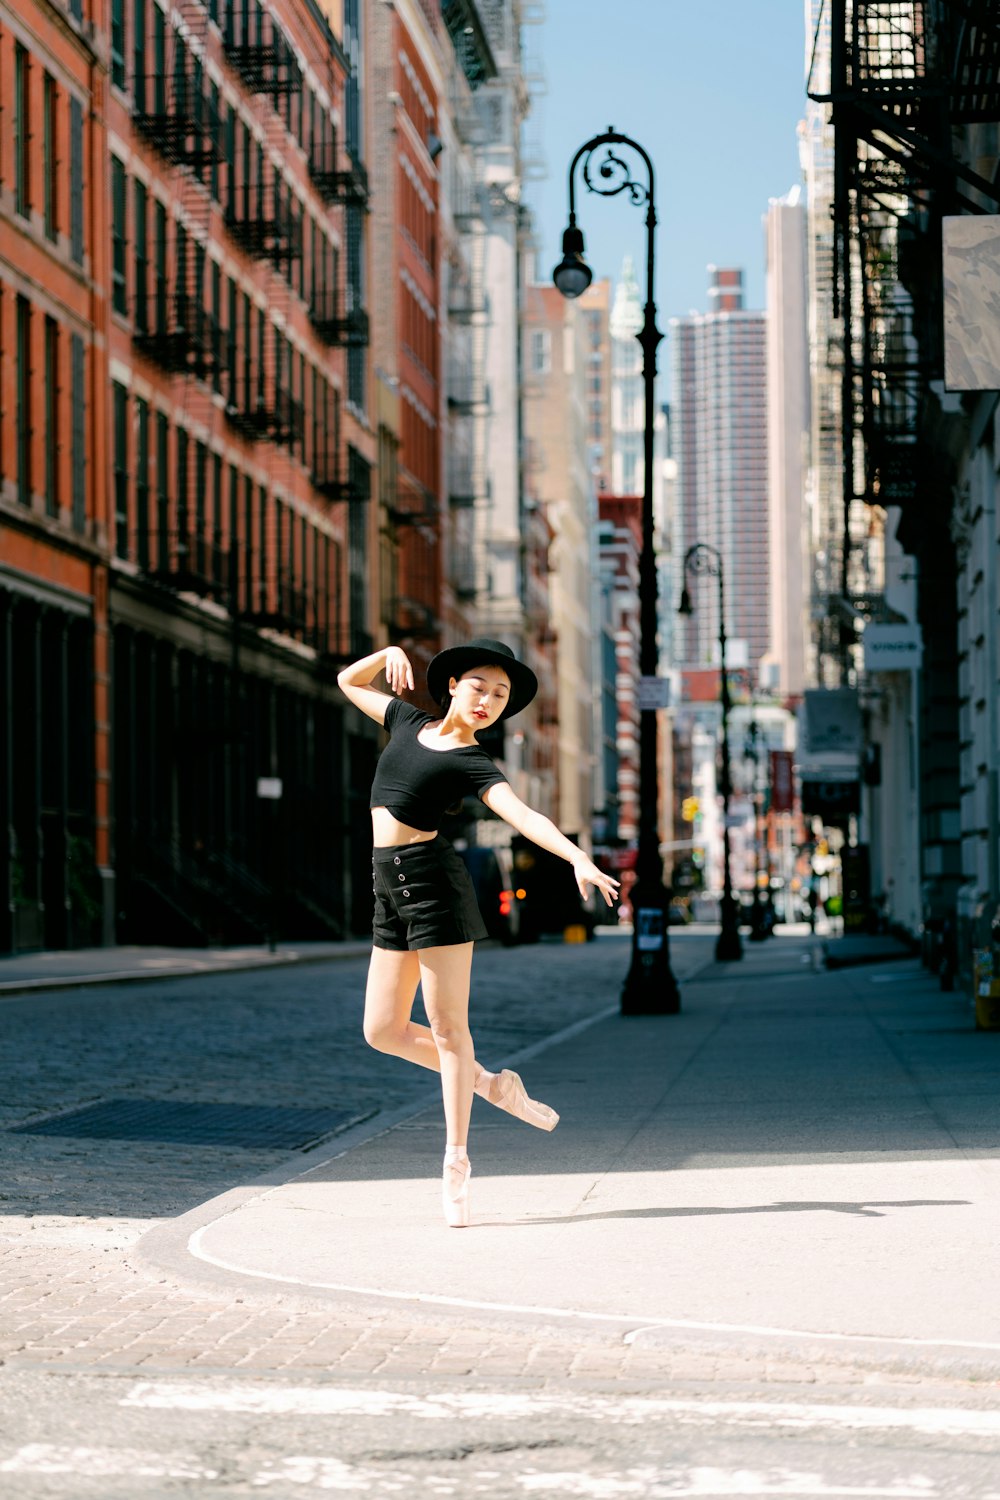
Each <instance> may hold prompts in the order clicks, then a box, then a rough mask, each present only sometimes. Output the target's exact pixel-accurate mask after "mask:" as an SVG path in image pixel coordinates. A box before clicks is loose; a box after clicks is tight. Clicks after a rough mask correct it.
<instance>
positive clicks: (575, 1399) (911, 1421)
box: [119, 1380, 1000, 1439]
mask: <svg viewBox="0 0 1000 1500" xmlns="http://www.w3.org/2000/svg"><path fill="white" fill-rule="evenodd" d="M119 1404H120V1405H122V1406H130V1407H142V1408H144V1409H146V1410H151V1409H156V1410H161V1411H203V1412H205V1411H209V1412H250V1413H253V1414H255V1415H267V1416H283V1415H290V1416H335V1417H336V1416H339V1417H379V1418H384V1417H387V1416H394V1415H404V1416H410V1417H422V1418H424V1419H426V1420H430V1421H454V1420H455V1419H456V1418H468V1419H469V1420H473V1421H489V1420H507V1421H521V1420H525V1419H528V1420H530V1419H533V1418H538V1417H539V1416H540V1415H544V1416H549V1417H558V1416H563V1417H568V1418H573V1419H584V1420H588V1421H600V1422H611V1423H614V1424H616V1425H625V1426H633V1425H639V1424H642V1423H646V1422H650V1421H654V1420H657V1419H659V1420H661V1421H669V1420H674V1421H678V1422H680V1423H681V1424H683V1425H691V1426H725V1425H730V1426H732V1425H736V1426H743V1427H757V1428H774V1427H783V1428H788V1429H793V1428H794V1429H799V1430H803V1431H804V1430H806V1429H812V1428H827V1429H830V1430H834V1431H852V1432H862V1431H867V1432H885V1431H904V1432H912V1433H921V1434H924V1435H926V1436H933V1437H943V1436H948V1437H979V1438H998V1439H1000V1409H998V1410H984V1409H970V1408H963V1407H949V1406H935V1407H929V1406H915V1407H905V1406H900V1407H897V1406H834V1405H830V1404H821V1403H815V1404H814V1403H811V1402H805V1401H802V1402H791V1401H697V1400H686V1399H671V1398H666V1397H664V1398H662V1399H661V1398H657V1397H640V1396H630V1397H622V1396H617V1395H613V1396H607V1397H604V1396H574V1395H569V1394H567V1395H566V1396H561V1395H548V1394H546V1393H544V1392H541V1391H525V1392H495V1393H494V1392H491V1391H442V1392H438V1393H436V1394H434V1395H428V1396H419V1395H411V1394H409V1393H408V1392H405V1391H392V1390H374V1389H373V1390H368V1389H366V1388H364V1387H344V1386H308V1385H303V1386H293V1385H265V1386H262V1385H260V1384H255V1385H251V1386H243V1385H229V1386H209V1387H206V1386H204V1385H201V1384H196V1383H194V1382H184V1381H177V1382H174V1381H169V1380H150V1381H140V1382H138V1383H137V1384H136V1385H135V1386H133V1387H132V1389H131V1390H130V1391H129V1392H128V1394H127V1395H125V1396H123V1397H122V1399H121V1402H120V1403H119Z"/></svg>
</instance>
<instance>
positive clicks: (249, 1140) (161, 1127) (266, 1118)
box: [12, 1099, 364, 1151]
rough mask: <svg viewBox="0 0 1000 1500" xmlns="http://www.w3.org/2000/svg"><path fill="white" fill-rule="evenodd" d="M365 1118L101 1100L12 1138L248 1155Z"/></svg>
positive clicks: (292, 1146)
mask: <svg viewBox="0 0 1000 1500" xmlns="http://www.w3.org/2000/svg"><path fill="white" fill-rule="evenodd" d="M363 1118H364V1116H359V1115H356V1114H350V1113H349V1112H348V1111H347V1110H341V1109H291V1108H283V1107H277V1106H275V1107H269V1106H266V1105H259V1104H198V1103H193V1102H190V1101H184V1100H177V1099H106V1100H105V1101H104V1103H103V1104H92V1105H89V1106H88V1107H87V1108H86V1109H75V1110H71V1111H70V1112H69V1113H68V1114H64V1115H56V1116H54V1117H52V1118H50V1119H48V1120H37V1121H35V1122H34V1123H33V1124H31V1125H15V1126H13V1127H12V1133H13V1134H15V1135H63V1136H79V1137H89V1138H90V1139H91V1140H115V1141H176V1142H186V1143H189V1144H191V1145H195V1146H235V1147H241V1148H243V1149H244V1150H247V1151H278V1150H285V1151H295V1150H299V1149H300V1148H301V1147H303V1146H308V1145H310V1144H311V1143H312V1142H313V1141H315V1140H318V1139H319V1138H320V1137H321V1136H324V1135H330V1134H332V1133H333V1132H334V1131H337V1130H342V1129H343V1128H344V1126H345V1125H350V1124H353V1123H355V1122H356V1121H357V1120H358V1119H363Z"/></svg>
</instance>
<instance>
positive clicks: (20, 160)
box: [14, 42, 31, 219]
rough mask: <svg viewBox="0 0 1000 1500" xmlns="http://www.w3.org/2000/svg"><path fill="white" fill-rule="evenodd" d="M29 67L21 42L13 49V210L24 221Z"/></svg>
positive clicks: (27, 187) (27, 197) (27, 193)
mask: <svg viewBox="0 0 1000 1500" xmlns="http://www.w3.org/2000/svg"><path fill="white" fill-rule="evenodd" d="M30 68H31V64H30V62H29V60H28V53H27V51H26V50H25V48H24V47H22V46H21V43H20V42H18V43H17V45H16V47H15V48H14V210H15V212H16V213H19V214H20V215H21V217H22V218H24V219H26V218H27V217H28V215H29V214H30V212H31V194H30V182H29V163H30V160H31V158H30V144H31V136H30V129H29V125H28V120H29V113H28V112H29V108H30V101H29V97H28V74H29V72H30Z"/></svg>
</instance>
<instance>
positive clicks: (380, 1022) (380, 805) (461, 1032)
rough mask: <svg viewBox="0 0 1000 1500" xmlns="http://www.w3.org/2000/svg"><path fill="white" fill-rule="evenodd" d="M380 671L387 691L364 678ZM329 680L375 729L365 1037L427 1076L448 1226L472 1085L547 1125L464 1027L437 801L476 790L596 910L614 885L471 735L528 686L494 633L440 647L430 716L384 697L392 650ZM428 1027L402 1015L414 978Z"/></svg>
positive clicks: (454, 918) (463, 1186) (457, 869)
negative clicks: (570, 878) (380, 739)
mask: <svg viewBox="0 0 1000 1500" xmlns="http://www.w3.org/2000/svg"><path fill="white" fill-rule="evenodd" d="M382 671H384V672H385V677H386V681H387V682H388V684H389V687H390V688H391V690H392V692H391V693H382V692H379V691H378V690H377V689H375V688H373V687H372V683H373V682H374V681H375V679H376V677H378V675H379V673H380V672H382ZM337 681H338V683H339V685H340V688H341V690H342V691H343V692H344V693H345V694H346V696H347V697H348V698H349V699H350V700H351V702H352V703H354V704H356V705H357V707H358V708H360V709H361V710H362V711H363V712H364V713H366V714H368V716H369V717H370V718H372V719H375V720H376V722H377V723H379V724H384V725H385V727H386V729H387V730H388V731H389V735H390V739H389V743H388V745H387V746H386V748H385V750H384V751H383V753H382V755H381V757H380V759H379V762H378V766H377V767H376V770H375V780H374V782H373V783H372V794H371V803H370V805H371V813H372V832H373V843H374V852H373V856H372V883H373V886H374V891H375V922H374V933H373V946H372V957H371V966H370V968H369V970H368V987H367V991H366V994H365V1022H364V1026H365V1039H366V1040H367V1041H368V1042H369V1043H370V1045H371V1046H373V1047H377V1048H378V1050H379V1051H380V1052H391V1053H393V1054H394V1055H395V1056H396V1057H405V1058H406V1059H407V1061H408V1062H414V1063H419V1064H420V1066H421V1067H424V1068H432V1069H433V1070H434V1071H435V1072H438V1073H440V1074H441V1092H442V1096H443V1099H444V1116H445V1124H446V1127H447V1142H446V1150H445V1157H444V1186H443V1201H444V1215H445V1220H446V1222H447V1223H448V1224H450V1225H451V1226H453V1227H454V1228H461V1227H463V1226H465V1225H467V1224H468V1222H469V1178H470V1176H471V1172H472V1169H471V1166H470V1164H469V1154H468V1137H469V1118H470V1115H471V1113H472V1095H473V1093H476V1094H479V1095H480V1096H481V1097H482V1098H483V1099H486V1100H488V1101H489V1102H490V1103H491V1104H495V1105H497V1106H498V1107H499V1108H500V1109H504V1110H507V1112H508V1113H509V1114H512V1115H516V1116H517V1118H518V1119H519V1120H524V1121H526V1122H527V1123H528V1124H529V1125H536V1126H538V1128H539V1129H540V1130H553V1129H554V1128H555V1126H556V1125H557V1123H558V1121H559V1116H558V1115H557V1114H556V1112H555V1110H554V1109H550V1108H549V1107H548V1105H546V1104H540V1103H538V1101H537V1100H534V1099H530V1098H529V1097H528V1095H527V1093H526V1091H525V1088H524V1085H523V1084H522V1082H521V1080H520V1078H519V1077H518V1075H517V1074H516V1073H513V1072H511V1071H509V1070H508V1069H506V1068H505V1069H504V1070H503V1071H502V1072H500V1073H490V1072H488V1071H487V1069H486V1068H484V1067H482V1066H481V1065H480V1064H479V1063H478V1062H477V1061H476V1056H475V1051H474V1049H473V1045H472V1036H471V1033H470V1031H469V980H470V975H471V972H472V947H473V943H474V942H475V941H476V939H477V938H483V937H485V936H486V927H485V925H484V923H483V919H482V917H481V915H480V912H479V907H478V905H477V903H476V897H475V892H474V890H473V886H472V881H471V879H470V878H469V874H468V871H467V870H466V868H465V865H464V864H463V862H462V860H461V859H460V857H459V856H458V854H457V853H456V852H455V850H454V849H453V848H452V846H451V845H450V844H449V843H448V842H447V840H446V839H444V838H442V837H441V834H440V833H439V832H438V828H439V825H440V822H441V819H442V817H443V815H444V813H445V812H446V810H447V809H448V808H449V807H451V806H452V805H453V804H454V803H455V802H457V801H460V800H461V798H462V797H464V796H465V795H466V794H468V793H476V794H477V795H478V796H479V797H481V798H482V800H483V801H484V802H485V803H486V806H487V807H488V808H490V810H491V811H492V812H494V813H496V814H497V816H498V817H501V818H503V819H504V820H505V821H506V822H508V823H510V824H511V825H512V827H514V828H516V829H517V831H518V832H519V833H522V834H524V836H525V837H526V838H529V839H531V840H532V842H533V843H536V844H538V845H539V846H540V847H541V848H542V849H548V850H549V851H550V852H551V853H552V854H557V855H559V856H560V857H561V858H562V859H565V860H567V861H568V862H569V863H570V864H571V865H572V866H573V873H574V874H575V876H576V883H577V885H578V887H579V889H580V894H581V895H582V896H583V897H584V898H586V896H587V893H588V889H589V887H590V886H595V887H596V888H597V889H598V890H599V891H600V892H601V893H602V894H603V896H604V899H605V901H606V902H607V904H608V905H609V906H610V905H611V904H612V902H613V900H614V898H615V896H616V895H617V891H618V882H617V881H616V880H613V879H612V878H611V877H610V876H609V875H605V874H604V873H603V871H601V870H599V869H598V868H597V866H596V865H595V864H594V863H593V861H592V860H590V859H589V858H588V857H587V855H586V854H585V853H584V852H583V850H582V849H578V848H577V846H576V845H575V844H573V843H571V842H570V840H569V839H567V838H564V837H563V835H562V834H561V833H560V832H559V830H558V828H556V826H555V824H554V823H553V822H551V820H550V819H549V818H546V817H544V816H543V815H542V814H541V813H539V812H534V811H533V810H532V809H531V808H530V807H528V806H526V805H525V803H523V802H522V801H521V799H520V798H519V797H517V796H516V795H515V794H514V792H513V790H512V789H511V787H510V785H509V784H508V782H507V779H506V777H505V776H504V775H503V773H502V771H500V770H499V769H498V768H497V766H496V765H495V764H494V762H493V761H492V760H491V759H490V757H489V756H488V755H487V753H486V751H485V750H483V749H482V748H481V747H480V745H479V744H478V743H477V741H476V735H477V734H478V733H479V732H480V731H481V730H483V729H488V728H489V726H490V725H491V724H495V723H496V722H497V721H498V720H499V719H507V718H510V717H511V716H512V715H513V714H516V713H518V712H519V710H520V709H522V708H524V707H526V705H527V704H529V703H530V702H531V700H532V698H533V697H534V696H535V693H536V692H537V691H538V681H537V679H536V677H535V674H534V672H532V670H531V668H530V667H528V666H525V664H524V663H523V662H521V661H518V660H517V658H516V657H515V655H514V653H513V651H511V649H510V647H509V646H505V645H504V644H503V642H502V641H492V640H473V641H470V642H469V644H468V645H466V646H453V647H451V648H450V649H449V650H447V651H440V652H439V653H438V655H437V656H435V657H434V659H433V660H432V661H431V663H430V666H429V667H428V668H427V688H428V691H429V693H430V695H431V697H432V698H433V699H434V701H435V702H436V703H438V704H439V705H440V707H441V717H439V718H435V717H434V716H433V715H432V714H428V713H424V712H423V711H422V710H421V709H419V708H415V707H414V706H413V705H412V704H409V703H404V702H403V701H402V699H400V698H398V697H394V696H393V694H395V693H402V692H405V691H407V690H410V691H412V689H413V669H412V667H411V666H410V662H409V659H408V658H407V656H406V654H405V652H403V651H401V650H400V648H399V647H398V646H389V647H388V648H387V649H385V650H383V651H375V652H373V653H372V655H371V656H366V657H364V658H363V659H362V660H361V661H357V662H355V663H354V664H353V665H352V666H349V667H345V668H344V670H343V671H342V672H341V673H340V675H339V677H338V678H337ZM418 983H419V984H420V985H421V986H422V988H423V998H424V1008H425V1010H426V1012H427V1016H428V1019H429V1021H430V1023H431V1024H430V1027H427V1026H420V1025H417V1024H416V1023H415V1022H414V1021H412V1020H411V1019H410V1013H411V1011H412V1008H413V1001H414V997H415V996H416V993H417V984H418Z"/></svg>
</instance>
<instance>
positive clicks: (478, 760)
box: [368, 698, 507, 833]
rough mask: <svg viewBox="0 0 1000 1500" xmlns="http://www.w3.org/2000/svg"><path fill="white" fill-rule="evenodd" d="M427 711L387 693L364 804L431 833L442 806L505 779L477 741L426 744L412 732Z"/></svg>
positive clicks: (428, 720)
mask: <svg viewBox="0 0 1000 1500" xmlns="http://www.w3.org/2000/svg"><path fill="white" fill-rule="evenodd" d="M433 722H434V720H433V717H432V715H431V714H427V713H424V711H423V709H420V708H414V706H413V704H412V703H404V702H403V700H402V698H393V700H392V702H391V703H390V704H389V705H388V706H387V708H386V711H385V727H386V729H388V731H389V735H390V739H389V743H388V745H386V747H385V749H384V750H383V751H382V754H381V755H380V757H379V762H378V765H377V766H376V767H375V780H374V781H373V782H372V795H371V800H370V801H369V803H368V806H369V807H384V808H387V809H388V811H389V812H391V813H392V815H393V817H394V818H398V819H399V821H400V822H401V823H408V824H409V826H410V827H411V828H419V829H420V830H421V832H423V833H434V832H436V831H437V829H438V827H439V826H440V823H441V819H442V817H443V816H444V813H445V811H446V809H447V808H449V807H451V806H452V805H453V803H455V802H459V801H460V800H461V799H462V798H463V797H464V796H466V794H467V793H469V792H474V793H475V794H476V796H477V797H481V796H482V794H483V792H485V791H486V790H487V788H488V787H491V786H498V785H500V783H501V782H505V781H506V780H507V778H506V776H505V775H504V774H503V772H502V771H500V770H498V769H497V767H496V765H495V764H494V762H493V761H492V760H490V757H489V756H488V755H487V753H486V751H485V750H483V749H482V748H481V746H479V745H462V746H459V747H458V748H456V749H453V750H431V749H429V748H428V746H427V745H422V744H421V743H420V741H419V740H418V739H417V735H418V734H419V733H420V731H421V729H423V727H424V725H425V724H432V723H433Z"/></svg>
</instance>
